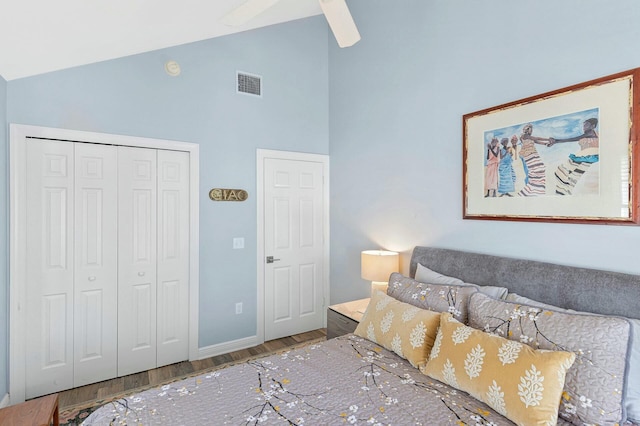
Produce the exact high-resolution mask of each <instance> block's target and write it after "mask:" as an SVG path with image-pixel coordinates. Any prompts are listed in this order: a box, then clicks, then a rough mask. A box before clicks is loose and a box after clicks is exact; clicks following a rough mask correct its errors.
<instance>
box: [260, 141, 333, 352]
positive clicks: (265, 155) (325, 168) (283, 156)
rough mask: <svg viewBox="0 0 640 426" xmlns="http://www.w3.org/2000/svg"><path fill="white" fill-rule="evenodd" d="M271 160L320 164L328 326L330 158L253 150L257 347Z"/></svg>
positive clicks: (262, 340) (320, 155) (261, 335)
mask: <svg viewBox="0 0 640 426" xmlns="http://www.w3.org/2000/svg"><path fill="white" fill-rule="evenodd" d="M266 159H274V160H295V161H308V162H313V163H321V164H322V175H323V179H324V181H323V204H324V209H323V218H322V219H323V229H324V232H323V242H324V264H323V274H322V276H323V282H322V283H321V284H322V288H323V292H322V294H323V303H322V305H323V308H324V309H323V323H324V324H325V326H326V323H327V310H326V307H327V306H328V303H329V273H330V261H329V260H330V259H329V247H330V244H329V236H330V232H329V182H330V180H329V156H328V155H325V154H311V153H306V152H295V151H278V150H271V149H260V148H258V149H257V150H256V205H257V214H256V216H257V235H256V252H257V258H256V265H257V273H258V275H257V284H258V288H257V300H256V307H257V323H258V324H257V333H256V335H257V338H258V343H264V325H265V321H264V312H265V307H264V301H265V298H264V281H265V256H266V253H265V249H264V161H265V160H266Z"/></svg>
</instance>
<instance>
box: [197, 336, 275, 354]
mask: <svg viewBox="0 0 640 426" xmlns="http://www.w3.org/2000/svg"><path fill="white" fill-rule="evenodd" d="M261 343H264V342H261V341H259V340H258V336H249V337H243V338H242V339H238V340H232V341H230V342H224V343H218V344H216V345H211V346H205V347H203V348H199V349H198V359H205V358H211V357H212V356H216V355H222V354H227V353H229V352H233V351H239V350H241V349H247V348H251V347H253V346H257V345H259V344H261Z"/></svg>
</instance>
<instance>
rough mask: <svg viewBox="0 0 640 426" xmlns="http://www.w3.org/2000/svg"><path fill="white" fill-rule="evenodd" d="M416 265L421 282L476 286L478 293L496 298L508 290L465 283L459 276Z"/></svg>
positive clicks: (417, 278) (502, 295) (417, 279)
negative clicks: (443, 273) (449, 275)
mask: <svg viewBox="0 0 640 426" xmlns="http://www.w3.org/2000/svg"><path fill="white" fill-rule="evenodd" d="M416 266H417V268H416V281H420V282H421V283H429V284H445V285H460V286H464V285H466V286H472V287H475V288H477V289H478V291H479V292H480V293H484V294H486V295H488V296H491V297H494V298H496V299H504V298H505V297H506V296H507V293H508V292H509V289H507V288H506V287H495V286H492V285H478V284H472V283H465V282H464V281H462V280H461V279H459V278H454V277H448V276H446V275H442V274H441V273H439V272H436V271H433V270H431V269H429V268H427V267H426V266H424V265H422V264H420V263H418V264H417V265H416Z"/></svg>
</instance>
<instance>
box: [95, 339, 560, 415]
mask: <svg viewBox="0 0 640 426" xmlns="http://www.w3.org/2000/svg"><path fill="white" fill-rule="evenodd" d="M110 422H113V424H123V425H134V424H135V425H137V424H144V425H166V424H175V425H178V424H185V425H190V424H200V425H202V424H216V425H222V424H229V425H247V424H251V425H253V424H269V425H270V424H293V425H303V424H307V425H331V424H360V425H387V424H395V425H448V424H455V425H474V426H475V425H495V426H498V425H512V424H513V423H511V422H510V421H509V420H507V419H505V418H504V417H502V416H501V415H499V414H497V413H496V412H495V411H493V410H492V409H491V408H489V407H488V406H487V405H486V404H484V403H482V402H479V401H477V400H476V399H474V398H472V397H470V396H469V395H467V394H466V393H464V392H461V391H458V390H455V389H454V388H452V387H450V386H448V385H445V384H443V383H441V382H438V381H436V380H433V379H431V378H429V377H427V376H425V375H423V374H422V373H420V371H419V370H418V369H416V368H414V367H412V366H411V365H410V364H409V363H408V362H407V361H406V360H404V359H402V358H400V357H398V356H397V355H396V354H394V353H392V352H389V351H387V350H386V349H383V348H381V347H379V346H378V345H376V344H374V343H372V342H370V341H368V340H366V339H362V338H360V337H357V336H355V335H351V334H350V335H346V336H342V337H339V338H336V339H332V340H329V341H326V342H322V343H319V344H315V345H310V346H306V347H303V348H299V349H294V350H291V351H288V352H285V353H282V354H276V355H271V356H268V357H264V358H259V359H255V360H250V361H247V362H244V363H242V364H237V365H234V366H230V367H226V368H222V369H220V370H216V371H212V372H210V373H205V374H201V375H199V376H194V377H191V378H187V379H184V380H180V381H177V382H173V383H170V384H167V385H164V386H162V387H158V388H153V389H149V390H146V391H144V392H141V393H138V394H135V395H132V396H131V397H127V398H123V399H120V400H117V401H114V402H112V403H109V404H107V405H105V406H103V407H101V408H99V409H98V410H97V411H95V412H93V413H92V414H91V415H90V416H89V417H87V419H86V420H85V421H84V423H83V425H87V426H89V425H107V424H110ZM559 424H565V423H564V422H561V423H559Z"/></svg>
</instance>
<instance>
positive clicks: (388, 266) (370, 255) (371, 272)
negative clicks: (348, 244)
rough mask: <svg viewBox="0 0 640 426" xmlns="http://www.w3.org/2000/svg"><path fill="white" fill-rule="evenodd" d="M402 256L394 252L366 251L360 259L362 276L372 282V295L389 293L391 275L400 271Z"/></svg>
mask: <svg viewBox="0 0 640 426" xmlns="http://www.w3.org/2000/svg"><path fill="white" fill-rule="evenodd" d="M399 258H400V256H399V255H398V253H396V252H394V251H386V250H365V251H363V252H362V254H361V257H360V276H361V277H362V278H363V279H365V280H369V281H371V294H373V292H374V291H376V290H381V291H383V292H385V293H386V292H387V286H388V283H389V275H391V273H392V272H397V271H398V263H399Z"/></svg>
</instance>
